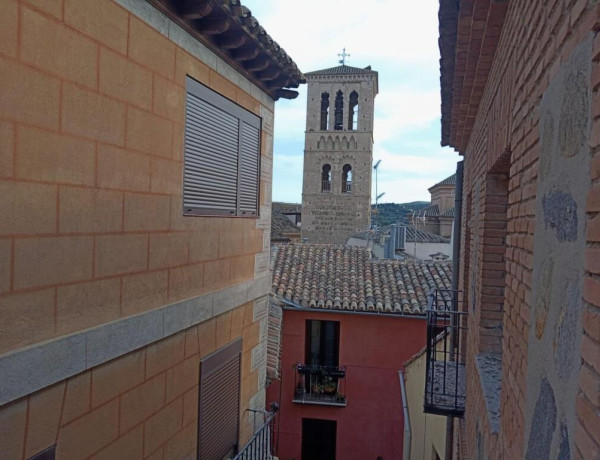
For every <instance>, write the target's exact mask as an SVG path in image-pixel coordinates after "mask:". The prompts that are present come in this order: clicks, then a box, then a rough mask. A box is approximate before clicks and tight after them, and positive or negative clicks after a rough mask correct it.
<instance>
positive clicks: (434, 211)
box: [413, 204, 440, 217]
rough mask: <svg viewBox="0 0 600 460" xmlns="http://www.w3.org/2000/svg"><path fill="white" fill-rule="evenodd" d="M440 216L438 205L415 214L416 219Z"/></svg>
mask: <svg viewBox="0 0 600 460" xmlns="http://www.w3.org/2000/svg"><path fill="white" fill-rule="evenodd" d="M439 215H440V208H439V207H438V205H437V204H434V205H432V206H427V207H426V208H423V209H419V210H418V211H416V212H414V213H413V216H415V217H437V216H439Z"/></svg>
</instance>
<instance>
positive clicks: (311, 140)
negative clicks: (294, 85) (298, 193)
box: [302, 50, 378, 244]
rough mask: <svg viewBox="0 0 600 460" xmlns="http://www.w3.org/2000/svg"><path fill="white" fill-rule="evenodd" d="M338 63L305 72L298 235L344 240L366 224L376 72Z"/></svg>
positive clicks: (318, 240) (318, 239) (317, 240)
mask: <svg viewBox="0 0 600 460" xmlns="http://www.w3.org/2000/svg"><path fill="white" fill-rule="evenodd" d="M341 56H342V60H341V61H340V63H341V64H342V65H340V66H337V67H332V68H330V69H324V70H317V71H314V72H309V73H306V74H304V75H305V77H306V81H307V83H308V101H307V110H306V132H305V140H304V171H303V183H302V238H308V241H309V242H310V243H335V244H345V243H346V241H347V240H348V238H349V237H350V235H352V234H354V233H356V232H361V231H365V230H369V227H370V220H371V168H372V163H373V110H374V103H375V96H376V95H377V91H378V88H377V83H378V79H377V72H375V71H374V70H371V67H370V66H369V67H366V68H364V69H361V68H358V67H351V66H348V65H345V63H344V62H345V59H344V58H345V56H347V55H346V54H345V50H344V53H343V54H342V55H341Z"/></svg>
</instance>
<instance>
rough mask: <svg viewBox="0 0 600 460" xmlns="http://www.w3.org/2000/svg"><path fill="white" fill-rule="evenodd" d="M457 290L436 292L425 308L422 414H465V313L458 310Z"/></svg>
mask: <svg viewBox="0 0 600 460" xmlns="http://www.w3.org/2000/svg"><path fill="white" fill-rule="evenodd" d="M458 295H459V293H458V292H457V291H451V290H446V289H439V290H438V289H436V290H434V291H432V292H431V293H430V295H429V304H428V307H427V355H426V359H427V360H426V371H425V372H426V373H425V404H424V412H425V413H428V414H438V415H448V416H452V417H462V416H463V415H464V412H465V362H464V346H463V345H464V340H465V339H466V329H467V316H466V315H467V313H466V312H463V311H459V308H458Z"/></svg>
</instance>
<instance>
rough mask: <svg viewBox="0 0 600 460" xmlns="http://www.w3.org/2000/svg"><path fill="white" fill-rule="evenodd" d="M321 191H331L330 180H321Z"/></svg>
mask: <svg viewBox="0 0 600 460" xmlns="http://www.w3.org/2000/svg"><path fill="white" fill-rule="evenodd" d="M321 191H322V192H331V181H328V180H324V181H322V182H321Z"/></svg>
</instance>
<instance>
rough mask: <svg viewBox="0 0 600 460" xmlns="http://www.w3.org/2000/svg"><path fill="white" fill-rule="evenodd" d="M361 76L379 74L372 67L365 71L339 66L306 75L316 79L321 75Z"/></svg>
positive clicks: (358, 68)
mask: <svg viewBox="0 0 600 460" xmlns="http://www.w3.org/2000/svg"><path fill="white" fill-rule="evenodd" d="M359 74H375V75H377V72H376V71H375V70H371V66H367V67H365V68H364V69H361V68H360V67H352V66H349V65H345V64H344V65H339V66H337V67H330V68H328V69H322V70H314V71H312V72H307V73H305V74H304V75H305V76H307V77H316V76H319V75H359Z"/></svg>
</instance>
